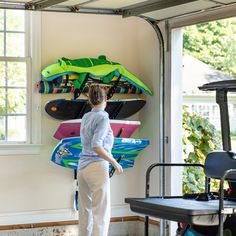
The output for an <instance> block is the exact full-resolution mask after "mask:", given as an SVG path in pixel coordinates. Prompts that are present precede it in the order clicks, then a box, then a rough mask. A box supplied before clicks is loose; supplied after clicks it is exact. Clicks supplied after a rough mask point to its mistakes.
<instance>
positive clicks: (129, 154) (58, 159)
mask: <svg viewBox="0 0 236 236" xmlns="http://www.w3.org/2000/svg"><path fill="white" fill-rule="evenodd" d="M148 145H149V140H146V139H133V138H115V140H114V145H113V149H112V155H113V157H114V158H115V159H117V160H118V159H119V158H121V160H120V162H119V163H120V164H121V166H122V167H123V168H130V167H133V165H134V161H135V158H136V157H137V156H138V154H139V153H140V152H141V151H142V150H143V149H144V148H145V147H147V146H148ZM81 150H82V144H81V139H80V137H72V138H65V139H62V140H61V141H60V142H59V143H58V145H57V146H56V147H55V149H54V151H53V153H52V158H51V160H52V162H54V163H56V164H58V165H60V166H63V167H66V168H70V169H77V167H78V160H79V154H80V152H81ZM110 169H111V165H110Z"/></svg>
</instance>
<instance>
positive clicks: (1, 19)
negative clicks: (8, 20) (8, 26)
mask: <svg viewBox="0 0 236 236" xmlns="http://www.w3.org/2000/svg"><path fill="white" fill-rule="evenodd" d="M3 22H4V10H3V9H0V30H4V23H3Z"/></svg>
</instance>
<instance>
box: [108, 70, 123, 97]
mask: <svg viewBox="0 0 236 236" xmlns="http://www.w3.org/2000/svg"><path fill="white" fill-rule="evenodd" d="M120 78H121V74H120V75H119V77H118V78H117V80H116V81H115V83H114V84H113V86H112V87H110V88H109V90H108V92H107V99H110V98H112V96H113V95H114V93H115V92H116V88H117V86H118V84H119V82H120Z"/></svg>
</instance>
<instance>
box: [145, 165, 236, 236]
mask: <svg viewBox="0 0 236 236" xmlns="http://www.w3.org/2000/svg"><path fill="white" fill-rule="evenodd" d="M190 166H195V167H202V168H205V166H204V165H202V164H186V163H156V164H152V165H151V166H149V168H148V169H147V171H146V185H145V197H146V198H149V197H150V195H149V190H150V174H151V171H152V170H153V169H154V168H155V167H190ZM232 173H236V169H229V170H227V171H225V172H224V174H223V176H222V177H221V179H220V194H219V226H218V235H219V236H223V231H224V216H225V215H228V214H230V215H231V214H236V203H235V206H231V207H230V208H229V207H227V208H225V207H224V181H225V180H226V179H227V176H228V175H229V174H232ZM205 193H207V194H209V193H210V178H209V177H207V176H205ZM159 197H161V198H165V196H159ZM182 197H183V196H171V197H170V196H168V197H166V198H182ZM144 235H145V236H148V235H149V216H145V226H144Z"/></svg>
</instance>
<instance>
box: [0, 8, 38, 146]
mask: <svg viewBox="0 0 236 236" xmlns="http://www.w3.org/2000/svg"><path fill="white" fill-rule="evenodd" d="M30 14H31V13H29V12H26V11H21V10H5V9H0V145H1V147H2V146H3V145H4V144H7V145H8V146H9V144H12V145H18V146H19V145H20V144H21V145H32V144H35V143H37V142H38V140H37V139H35V135H33V133H35V132H34V131H35V130H34V128H33V126H32V118H33V117H35V114H34V113H35V112H36V108H37V107H38V106H35V98H34V99H33V96H34V95H33V91H34V90H33V87H32V86H33V85H35V84H34V83H33V81H32V74H33V70H32V56H33V53H32V52H33V49H32V47H31V46H32V45H34V44H32V43H31V42H32V37H33V35H32V33H33V31H32V32H31V31H30V29H31V24H32V16H31V15H30ZM36 61H37V60H36ZM38 61H39V60H38ZM38 73H39V72H38ZM35 96H36V97H37V95H35Z"/></svg>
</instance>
